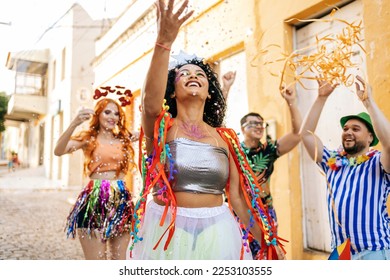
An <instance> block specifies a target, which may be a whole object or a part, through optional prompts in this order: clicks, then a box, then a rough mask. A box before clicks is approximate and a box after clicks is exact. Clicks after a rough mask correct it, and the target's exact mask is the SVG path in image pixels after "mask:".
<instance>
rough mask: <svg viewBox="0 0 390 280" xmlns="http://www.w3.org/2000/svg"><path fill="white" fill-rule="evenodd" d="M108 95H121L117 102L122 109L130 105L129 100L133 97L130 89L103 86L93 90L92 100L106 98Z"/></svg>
mask: <svg viewBox="0 0 390 280" xmlns="http://www.w3.org/2000/svg"><path fill="white" fill-rule="evenodd" d="M109 93H111V94H115V93H116V95H122V96H121V97H119V98H118V101H119V102H120V103H121V106H122V107H125V106H127V105H130V104H131V99H132V97H133V94H132V92H131V90H130V89H126V88H125V87H122V86H115V87H113V88H111V87H110V86H104V87H99V88H97V89H95V94H94V96H93V99H95V100H98V99H99V98H102V97H106V96H107V95H108V94H109Z"/></svg>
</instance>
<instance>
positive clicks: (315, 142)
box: [300, 80, 337, 163]
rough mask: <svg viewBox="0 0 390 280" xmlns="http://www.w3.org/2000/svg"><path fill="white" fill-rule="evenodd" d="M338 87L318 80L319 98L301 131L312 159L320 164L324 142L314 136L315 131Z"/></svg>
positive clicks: (304, 143)
mask: <svg viewBox="0 0 390 280" xmlns="http://www.w3.org/2000/svg"><path fill="white" fill-rule="evenodd" d="M336 86H337V84H336V85H331V84H329V83H328V82H326V81H320V80H318V97H317V99H316V100H315V101H314V103H313V105H312V106H311V108H310V110H309V112H308V113H307V115H306V117H305V119H304V121H303V124H302V127H301V130H300V135H301V137H302V142H303V145H304V146H305V148H306V150H307V152H308V153H309V155H310V157H311V158H312V159H313V160H315V161H316V162H318V163H319V162H321V160H322V153H323V147H324V146H323V144H322V141H321V140H320V139H319V138H318V137H317V136H316V135H315V134H314V131H315V130H316V127H317V124H318V120H319V119H320V115H321V112H322V109H323V108H324V105H325V102H326V100H327V99H328V97H329V95H330V94H331V93H332V92H333V90H334V89H335V88H336ZM316 152H317V153H316Z"/></svg>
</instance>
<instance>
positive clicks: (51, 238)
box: [0, 169, 83, 260]
mask: <svg viewBox="0 0 390 280" xmlns="http://www.w3.org/2000/svg"><path fill="white" fill-rule="evenodd" d="M39 172H40V170H17V171H16V172H11V173H8V171H7V170H3V169H2V170H0V259H2V260H81V259H83V253H82V249H81V246H80V244H79V241H78V240H77V239H75V240H73V239H67V238H66V235H65V232H64V226H65V219H66V217H67V214H68V212H69V210H70V207H71V201H74V199H75V198H76V196H77V193H78V191H79V190H77V189H71V190H69V189H64V188H61V187H58V186H56V185H55V184H56V183H55V182H51V181H50V180H48V179H46V178H44V176H43V175H41V174H39ZM37 173H38V174H37Z"/></svg>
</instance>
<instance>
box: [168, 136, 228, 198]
mask: <svg viewBox="0 0 390 280" xmlns="http://www.w3.org/2000/svg"><path fill="white" fill-rule="evenodd" d="M168 145H169V147H170V151H171V154H172V159H173V160H174V168H175V170H176V171H177V173H176V174H175V175H174V180H173V182H172V189H173V191H175V192H196V193H206V194H223V191H224V189H225V186H226V183H227V180H228V178H229V158H228V153H227V151H226V149H225V148H222V147H216V146H212V145H210V144H207V143H201V142H196V141H193V140H189V139H186V138H176V139H174V140H172V141H170V142H168Z"/></svg>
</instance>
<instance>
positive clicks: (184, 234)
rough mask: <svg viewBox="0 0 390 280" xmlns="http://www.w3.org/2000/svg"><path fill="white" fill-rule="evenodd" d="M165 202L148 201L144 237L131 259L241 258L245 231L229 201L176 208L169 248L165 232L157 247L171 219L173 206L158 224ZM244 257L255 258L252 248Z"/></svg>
mask: <svg viewBox="0 0 390 280" xmlns="http://www.w3.org/2000/svg"><path fill="white" fill-rule="evenodd" d="M163 212H164V206H160V205H158V204H157V203H155V202H154V201H153V200H151V201H149V202H148V204H147V208H146V211H145V217H144V220H143V222H142V225H141V231H140V236H142V237H143V240H142V241H139V242H137V243H136V244H134V248H133V250H132V252H131V257H130V259H136V260H223V259H225V260H239V259H240V256H241V249H242V248H243V247H242V246H243V244H242V232H241V230H240V226H239V224H238V223H237V222H236V219H235V218H234V216H233V214H232V213H231V212H230V210H229V208H228V207H227V205H225V204H223V205H221V206H217V207H204V208H183V207H178V208H177V216H176V228H175V232H174V234H173V238H172V240H171V241H170V243H169V246H168V248H167V250H165V251H164V244H165V241H166V239H167V235H168V234H166V235H165V236H164V237H163V239H162V241H161V243H160V244H159V246H158V247H157V248H156V249H155V250H154V249H153V247H154V246H155V245H156V243H157V242H158V240H159V239H160V237H161V236H162V235H163V233H164V231H165V229H166V228H167V226H168V225H169V223H170V214H169V213H170V210H169V211H168V215H167V217H166V220H165V223H164V225H163V226H159V222H160V219H161V216H162V215H163ZM243 253H244V256H243V259H245V260H252V255H251V253H250V250H249V248H248V249H247V250H245V249H244V252H243Z"/></svg>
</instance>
